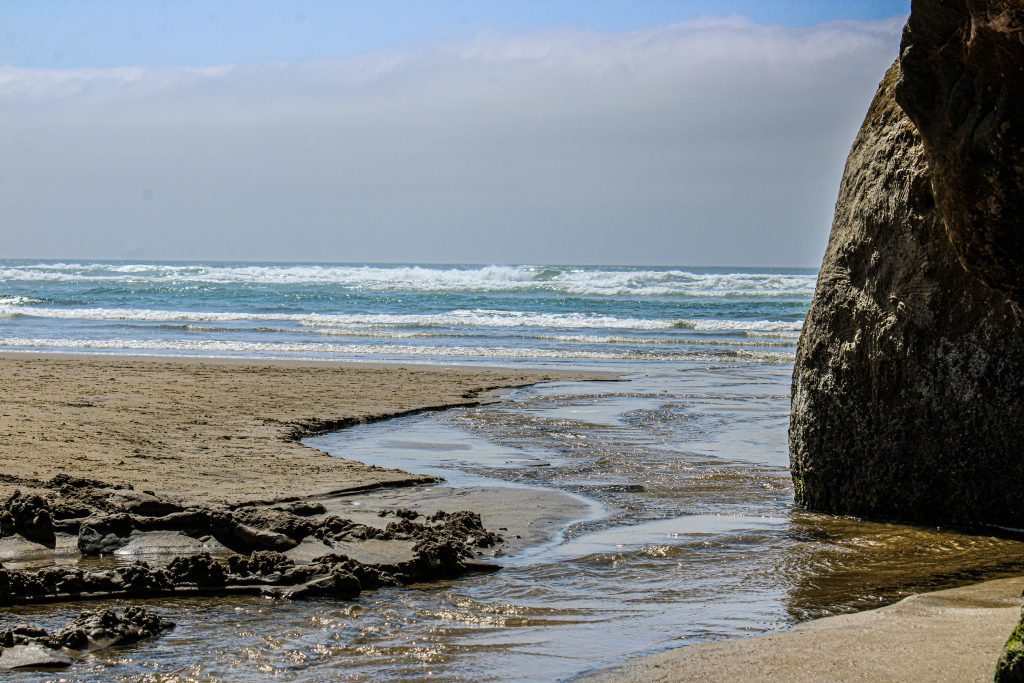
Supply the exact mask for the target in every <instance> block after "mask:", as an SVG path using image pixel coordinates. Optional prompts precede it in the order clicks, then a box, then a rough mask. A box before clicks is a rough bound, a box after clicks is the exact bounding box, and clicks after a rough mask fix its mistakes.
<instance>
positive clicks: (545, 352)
mask: <svg viewBox="0 0 1024 683" xmlns="http://www.w3.org/2000/svg"><path fill="white" fill-rule="evenodd" d="M0 347H16V348H21V349H25V348H59V349H81V350H115V351H154V350H155V351H169V352H213V353H240V354H250V355H252V354H258V355H264V354H315V355H319V356H323V355H336V356H348V355H373V356H435V357H437V356H443V357H452V358H481V357H482V358H506V359H516V358H521V359H552V360H554V359H590V360H662V361H704V362H746V363H750V362H756V363H790V362H792V360H793V356H792V354H787V353H768V352H755V351H746V350H729V351H721V352H680V353H670V354H665V353H644V352H637V351H628V352H603V351H586V350H578V349H531V348H512V347H492V346H486V347H482V346H481V347H477V346H404V345H397V344H326V343H324V344H316V343H272V342H239V341H218V340H188V339H177V340H155V339H154V340H148V339H32V338H6V339H0Z"/></svg>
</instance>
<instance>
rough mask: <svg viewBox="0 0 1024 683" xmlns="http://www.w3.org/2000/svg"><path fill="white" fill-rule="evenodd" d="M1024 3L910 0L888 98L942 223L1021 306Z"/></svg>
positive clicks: (982, 272)
mask: <svg viewBox="0 0 1024 683" xmlns="http://www.w3.org/2000/svg"><path fill="white" fill-rule="evenodd" d="M1022 28H1024V4H1022V3H1021V2H1020V0H986V1H985V2H978V1H977V0H914V5H913V11H912V12H911V14H910V19H909V20H908V21H907V25H906V28H905V29H904V32H903V42H902V45H901V55H900V66H901V68H902V73H903V76H902V78H901V79H900V81H899V84H898V85H897V87H896V101H897V102H898V103H899V104H900V106H901V107H902V108H903V110H904V111H906V112H907V114H908V115H909V116H910V119H911V120H912V121H913V122H914V124H915V125H916V127H917V130H918V131H919V132H920V134H921V138H922V141H923V143H924V151H925V156H926V157H927V160H928V171H929V179H930V183H931V187H932V190H933V192H934V196H935V203H936V206H937V209H938V214H939V216H940V217H941V219H942V222H943V225H944V227H945V233H946V235H948V237H949V239H950V240H951V241H952V244H953V248H954V249H955V251H956V254H957V256H958V257H959V259H960V262H961V263H962V264H963V265H964V267H966V268H967V270H968V271H969V272H970V273H971V274H972V275H973V276H974V277H975V278H976V279H978V280H979V281H981V282H983V283H985V284H986V285H988V286H990V287H993V288H995V289H997V290H998V291H1000V292H1001V293H1002V294H1003V295H1004V296H1008V297H1009V298H1010V299H1011V300H1012V301H1013V302H1014V303H1015V304H1016V305H1017V307H1018V311H1020V308H1021V307H1022V306H1024V40H1022V38H1021V35H1022Z"/></svg>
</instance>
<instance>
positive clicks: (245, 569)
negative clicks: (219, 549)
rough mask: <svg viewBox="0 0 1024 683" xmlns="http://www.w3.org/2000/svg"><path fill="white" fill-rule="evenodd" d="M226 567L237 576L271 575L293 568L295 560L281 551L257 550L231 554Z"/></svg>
mask: <svg viewBox="0 0 1024 683" xmlns="http://www.w3.org/2000/svg"><path fill="white" fill-rule="evenodd" d="M228 569H229V570H230V572H231V573H232V574H235V575H237V576H241V577H246V576H273V575H274V574H283V573H285V572H287V571H290V570H292V569H295V562H293V561H292V560H291V558H289V557H287V556H285V555H282V554H281V553H277V552H273V551H268V550H257V551H256V552H254V553H253V554H252V555H249V556H245V555H232V556H231V557H229V558H228Z"/></svg>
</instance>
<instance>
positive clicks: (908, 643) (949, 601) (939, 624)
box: [579, 577, 1024, 683]
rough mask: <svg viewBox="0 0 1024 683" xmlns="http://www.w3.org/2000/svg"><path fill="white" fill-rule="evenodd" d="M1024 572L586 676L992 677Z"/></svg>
mask: <svg viewBox="0 0 1024 683" xmlns="http://www.w3.org/2000/svg"><path fill="white" fill-rule="evenodd" d="M1022 588H1024V577H1017V578H1010V579H998V580H994V581H986V582H984V583H979V584H975V585H973V586H966V587H963V588H953V589H950V590H944V591H936V592H934V593H922V594H920V595H913V596H911V597H909V598H905V599H904V600H902V601H900V602H898V603H896V604H894V605H889V606H888V607H882V608H880V609H876V610H870V611H866V612H859V613H857V614H845V615H842V616H836V617H828V618H825V619H818V620H816V621H810V622H807V623H806V624H801V625H800V626H797V627H795V628H793V629H791V630H789V631H784V632H782V633H776V634H771V635H766V636H760V637H756V638H744V639H738V640H730V641H725V642H720V643H708V644H702V645H692V646H690V647H684V648H679V649H677V650H671V651H669V652H664V653H661V654H657V655H651V656H648V657H642V658H639V659H636V660H633V661H631V662H629V663H627V664H625V665H624V666H621V667H617V668H614V669H610V670H607V671H603V672H600V673H597V674H593V675H590V676H585V677H582V678H581V679H579V680H583V681H588V682H592V683H601V682H604V681H607V682H609V683H610V682H611V681H616V682H623V681H625V682H627V683H630V682H632V683H640V682H643V683H654V682H658V681H739V680H757V681H764V682H765V683H771V682H774V681H778V682H780V683H781V682H783V681H785V682H791V683H804V682H806V683H811V682H817V681H849V682H858V683H859V682H864V683H886V682H888V681H893V682H896V681H964V682H967V681H991V680H992V676H993V674H994V673H995V668H996V662H997V661H998V660H999V657H1000V655H1001V654H1002V650H1003V646H1004V645H1005V643H1006V639H1007V638H1008V637H1009V636H1010V632H1011V631H1012V630H1013V627H1014V626H1015V625H1016V624H1017V621H1018V619H1019V618H1020V615H1021V589H1022Z"/></svg>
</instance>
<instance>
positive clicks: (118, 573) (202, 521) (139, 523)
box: [0, 507, 501, 606]
mask: <svg viewBox="0 0 1024 683" xmlns="http://www.w3.org/2000/svg"><path fill="white" fill-rule="evenodd" d="M396 516H398V517H399V519H397V520H395V521H391V522H389V523H388V525H387V527H386V528H384V529H380V528H377V527H371V526H368V525H364V524H358V523H355V522H353V521H352V520H347V519H342V518H340V517H336V516H329V517H325V518H317V519H313V518H308V517H301V516H299V515H295V514H293V513H291V512H288V511H285V510H281V509H273V508H256V507H245V508H240V509H237V510H233V511H228V510H223V509H218V510H211V509H206V508H194V509H188V510H182V511H179V512H172V513H170V514H167V515H164V516H162V517H146V516H142V515H133V514H128V513H126V512H117V513H103V512H96V513H95V514H94V515H93V516H91V517H89V518H87V519H85V520H83V521H82V523H81V527H80V530H79V536H78V547H79V550H80V551H81V552H82V553H83V554H87V555H95V554H102V553H108V552H113V551H115V550H117V549H119V548H122V547H124V545H125V544H127V543H129V542H130V541H131V540H132V539H133V538H142V536H140V534H141V533H143V532H152V531H174V532H175V533H184V534H187V535H190V536H192V537H194V538H197V539H199V538H207V536H204V535H203V534H210V535H212V536H213V537H214V538H217V539H218V540H222V539H226V540H227V541H230V543H224V545H228V546H229V547H231V544H234V546H235V547H236V548H241V549H242V551H243V554H240V555H234V556H230V557H229V558H227V560H226V562H225V561H221V560H218V559H215V558H214V557H213V556H211V555H210V554H209V553H207V552H200V553H196V554H193V555H186V556H179V557H175V558H174V559H173V560H172V561H171V562H170V563H169V564H168V565H167V566H166V567H164V568H160V567H153V566H151V565H149V564H147V563H145V562H135V563H134V564H131V565H128V566H124V567H119V568H117V569H113V570H104V571H85V570H83V569H80V568H67V567H48V568H45V569H40V570H38V571H15V570H9V569H6V568H3V567H2V566H0V606H3V605H14V604H25V603H32V602H43V601H55V600H64V599H69V598H100V597H106V598H115V597H116V598H139V597H154V596H165V595H174V594H187V593H189V592H195V591H197V590H200V591H202V592H204V593H210V592H214V593H217V592H225V593H231V592H238V591H239V590H244V591H248V592H260V591H262V590H263V589H264V588H266V589H268V590H270V589H272V587H275V586H294V587H296V588H294V589H293V590H292V591H290V592H289V593H288V594H287V595H290V596H292V597H296V598H297V599H298V598H302V597H313V596H334V597H341V596H346V595H358V591H357V590H355V588H356V587H358V590H360V591H361V590H372V589H376V588H379V587H381V586H394V585H401V584H406V583H412V582H416V581H429V580H433V579H439V578H451V577H455V576H458V575H460V574H463V573H465V572H466V571H470V570H481V569H488V568H491V567H490V566H485V565H479V566H478V565H477V564H475V563H474V562H472V557H473V556H474V555H475V554H476V553H477V551H478V549H480V548H486V547H490V546H491V545H493V544H495V543H498V542H500V541H501V537H500V536H498V535H497V534H494V533H492V532H489V531H487V530H486V529H485V528H484V527H483V524H482V521H481V519H480V516H479V515H477V514H475V513H472V512H467V511H461V512H455V513H451V514H449V513H445V512H439V513H437V514H435V515H432V516H431V517H430V518H423V521H413V520H412V519H410V517H413V515H412V514H408V513H406V514H400V515H396ZM415 517H419V515H415ZM310 537H312V538H317V539H319V540H320V541H323V542H325V543H326V546H327V547H328V548H331V547H337V546H335V545H334V544H335V543H339V542H343V543H344V544H351V543H352V542H354V541H356V540H369V539H373V540H374V541H381V542H387V541H403V542H405V543H404V545H405V546H406V547H411V552H412V559H405V558H407V557H408V555H406V556H405V558H402V559H401V560H399V559H398V558H394V559H392V558H389V559H387V560H383V562H391V564H369V563H363V562H359V561H357V560H355V559H352V558H351V557H348V556H346V555H341V554H328V555H323V556H319V557H315V558H314V559H313V561H312V562H310V563H309V564H303V565H296V563H295V561H294V560H292V559H291V558H289V557H287V556H285V555H283V554H281V552H280V551H279V550H280V549H287V548H292V547H295V546H296V545H297V544H298V543H299V542H300V541H302V540H303V539H305V538H310ZM222 542H224V541H223V540H222ZM268 546H270V548H268ZM399 557H401V556H399ZM350 577H354V580H355V583H353V580H352V578H350ZM274 590H276V589H274Z"/></svg>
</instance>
